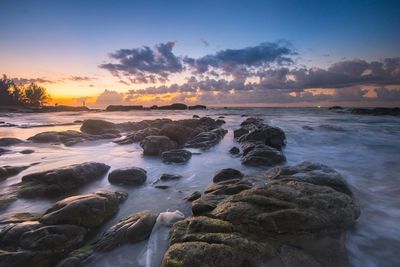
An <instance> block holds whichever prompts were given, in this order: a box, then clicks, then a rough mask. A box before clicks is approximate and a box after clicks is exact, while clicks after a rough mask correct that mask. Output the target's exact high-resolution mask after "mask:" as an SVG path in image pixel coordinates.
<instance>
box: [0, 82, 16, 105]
mask: <svg viewBox="0 0 400 267" xmlns="http://www.w3.org/2000/svg"><path fill="white" fill-rule="evenodd" d="M14 88H16V86H15V84H14V81H13V80H10V79H8V78H7V76H6V75H3V78H2V79H0V105H3V106H5V105H7V106H8V105H15V104H16V103H15V101H14V100H15V99H14V98H13V95H12V91H13V89H14Z"/></svg>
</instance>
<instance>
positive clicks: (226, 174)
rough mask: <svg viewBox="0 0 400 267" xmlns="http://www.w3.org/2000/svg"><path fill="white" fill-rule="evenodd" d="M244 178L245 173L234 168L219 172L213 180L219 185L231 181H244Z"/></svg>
mask: <svg viewBox="0 0 400 267" xmlns="http://www.w3.org/2000/svg"><path fill="white" fill-rule="evenodd" d="M243 176H244V175H243V173H241V172H240V171H238V170H235V169H232V168H227V169H222V170H220V171H218V172H217V173H216V174H215V176H214V178H213V182H214V183H218V182H222V181H226V180H230V179H242V178H243Z"/></svg>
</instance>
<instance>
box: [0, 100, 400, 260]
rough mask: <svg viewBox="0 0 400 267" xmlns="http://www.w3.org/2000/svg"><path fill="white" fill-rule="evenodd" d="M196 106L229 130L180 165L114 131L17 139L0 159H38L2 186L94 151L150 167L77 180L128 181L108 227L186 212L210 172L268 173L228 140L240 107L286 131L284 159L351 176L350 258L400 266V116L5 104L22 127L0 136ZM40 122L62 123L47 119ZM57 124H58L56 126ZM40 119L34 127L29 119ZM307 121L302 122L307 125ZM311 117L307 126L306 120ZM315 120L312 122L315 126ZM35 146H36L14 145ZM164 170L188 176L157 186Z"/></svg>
mask: <svg viewBox="0 0 400 267" xmlns="http://www.w3.org/2000/svg"><path fill="white" fill-rule="evenodd" d="M194 114H197V115H199V116H210V117H212V118H217V117H218V116H224V117H225V118H224V120H225V121H226V124H224V125H223V127H224V128H225V129H227V130H228V134H227V135H226V136H225V138H224V139H223V140H222V141H221V142H220V143H219V144H218V145H216V146H215V147H213V148H211V149H209V150H207V151H199V150H196V149H191V151H193V152H200V154H199V155H193V157H192V159H191V160H190V161H189V162H188V163H186V164H183V165H167V164H164V163H162V162H161V160H160V159H159V158H156V157H145V156H143V155H142V150H141V148H140V146H139V145H138V144H132V145H123V146H121V145H118V144H114V143H112V142H111V141H105V140H102V141H95V142H85V143H80V144H77V145H75V146H72V147H65V146H63V145H50V144H21V145H16V146H12V147H10V148H8V149H11V150H12V152H11V153H7V154H5V155H2V156H0V166H3V165H24V164H30V163H34V162H40V164H38V165H35V166H33V167H31V168H29V169H27V170H25V171H23V172H22V173H20V174H19V175H17V176H14V177H11V178H8V179H7V180H5V181H2V182H0V190H1V192H5V191H7V189H8V187H9V185H11V184H14V183H17V182H19V181H20V180H21V177H22V176H24V175H26V174H28V173H33V172H37V171H43V170H47V169H53V168H57V167H61V166H66V165H70V164H74V163H82V162H86V161H96V162H102V163H106V164H108V165H110V166H111V170H112V169H116V168H121V167H130V166H137V167H142V168H144V169H146V170H147V172H148V180H147V182H146V184H145V185H143V186H139V187H133V188H132V187H125V186H115V185H111V184H110V183H108V180H107V177H106V176H105V177H104V178H103V179H100V180H97V181H95V182H92V183H90V184H89V185H87V186H85V187H83V188H80V189H79V190H78V191H77V192H76V194H83V193H89V192H93V191H96V190H98V189H101V188H102V189H103V188H105V189H110V190H123V191H126V192H128V193H129V198H128V199H127V201H126V202H124V203H123V204H122V205H121V206H120V211H119V213H118V214H117V215H116V216H115V217H114V218H113V219H111V220H110V221H108V222H107V223H106V224H105V225H104V226H103V227H102V229H100V231H99V232H101V231H104V230H105V229H107V228H108V227H110V226H111V225H113V224H114V223H115V222H117V221H118V220H120V219H121V218H123V217H125V216H127V215H129V214H132V213H135V212H137V211H142V210H151V211H154V212H156V213H158V212H162V211H165V210H166V209H171V210H175V209H178V210H181V211H182V212H184V213H185V214H186V215H190V203H189V202H187V201H185V200H184V199H183V198H184V196H185V195H186V194H188V193H189V192H192V191H195V190H199V191H203V189H204V188H205V187H206V186H207V184H208V183H210V181H211V180H212V177H213V175H214V173H215V172H216V171H218V170H220V169H222V168H228V167H231V168H236V169H239V170H241V171H242V172H243V173H245V174H254V175H262V174H263V172H264V171H265V170H266V169H267V168H263V167H257V168H255V167H245V166H242V165H241V164H240V158H236V157H232V156H231V155H230V154H229V153H228V150H229V149H230V148H231V147H232V146H234V145H238V144H237V143H236V142H235V141H234V138H233V130H234V129H236V128H238V127H239V124H240V123H241V122H242V121H243V120H244V119H245V118H244V117H242V115H248V116H255V117H260V118H263V119H264V120H265V122H266V123H268V124H270V125H273V126H278V127H281V128H282V129H283V130H284V131H285V133H286V137H287V146H286V147H285V148H284V154H285V155H286V157H287V162H286V165H294V164H298V163H300V162H302V161H305V160H309V161H314V162H319V163H323V164H326V165H328V166H330V167H332V168H334V169H335V170H337V171H338V172H340V173H341V174H342V175H343V176H344V177H345V178H346V180H347V182H348V183H349V184H350V185H351V187H352V189H353V191H354V193H355V197H356V198H357V200H358V202H359V203H360V206H361V216H360V218H359V219H358V221H357V223H356V225H355V226H354V227H353V228H352V229H350V231H349V232H348V235H347V250H348V254H349V260H350V265H351V266H360V267H373V266H380V267H382V266H400V257H399V255H398V252H399V251H400V198H399V196H400V118H398V117H391V116H376V117H375V116H359V115H352V114H348V113H338V112H334V111H330V110H327V109H318V108H242V109H209V110H202V111H198V110H196V111H132V112H70V113H47V114H16V113H9V114H4V113H0V121H3V122H6V123H13V124H16V125H17V126H16V127H7V128H2V127H0V137H18V138H21V139H27V138H28V137H30V136H33V135H34V134H36V133H40V132H44V131H61V130H67V129H72V130H78V129H79V127H80V125H60V124H68V123H71V122H73V121H75V120H84V119H89V118H99V119H104V120H108V121H112V122H125V121H140V120H143V119H156V118H170V119H173V120H177V119H184V118H191V117H192V116H193V115H194ZM41 125H56V126H51V127H50V126H43V127H37V126H41ZM57 125H59V126H57ZM33 126H36V127H33ZM305 126H306V127H305ZM304 127H305V128H304ZM310 127H311V128H310ZM24 149H33V150H35V152H34V153H33V154H29V155H24V154H20V153H18V152H19V151H22V150H24ZM162 173H172V174H181V175H183V178H182V179H180V180H176V181H171V182H170V183H169V185H170V188H168V189H157V188H154V187H153V186H152V183H153V182H154V181H156V180H157V179H158V178H159V176H160V175H161V174H162ZM56 200H57V199H52V200H48V199H35V200H23V199H19V200H17V201H15V202H14V203H12V204H11V205H10V206H9V207H8V208H7V209H6V210H4V211H2V214H0V216H3V215H6V214H9V213H13V212H21V211H32V212H43V211H45V210H46V209H47V208H49V207H50V206H51V205H52V204H53V203H54V201H56ZM145 245H146V242H141V243H139V244H135V245H126V246H123V247H120V248H118V249H116V250H114V251H112V252H110V253H107V254H104V255H98V256H97V257H96V258H95V260H94V261H93V262H92V263H90V264H89V266H137V264H138V262H139V260H140V258H141V257H142V254H143V250H144V247H145Z"/></svg>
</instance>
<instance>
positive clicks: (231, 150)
mask: <svg viewBox="0 0 400 267" xmlns="http://www.w3.org/2000/svg"><path fill="white" fill-rule="evenodd" d="M229 153H231V154H232V155H237V154H239V153H240V149H239V148H238V147H236V146H234V147H232V148H231V149H229Z"/></svg>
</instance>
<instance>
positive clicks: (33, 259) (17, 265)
mask: <svg viewBox="0 0 400 267" xmlns="http://www.w3.org/2000/svg"><path fill="white" fill-rule="evenodd" d="M60 255H61V253H60V252H54V251H26V250H22V251H7V250H0V264H1V265H0V266H1V267H25V266H35V267H36V266H37V267H50V266H54V265H55V264H56V263H57V261H58V259H59V257H60Z"/></svg>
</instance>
